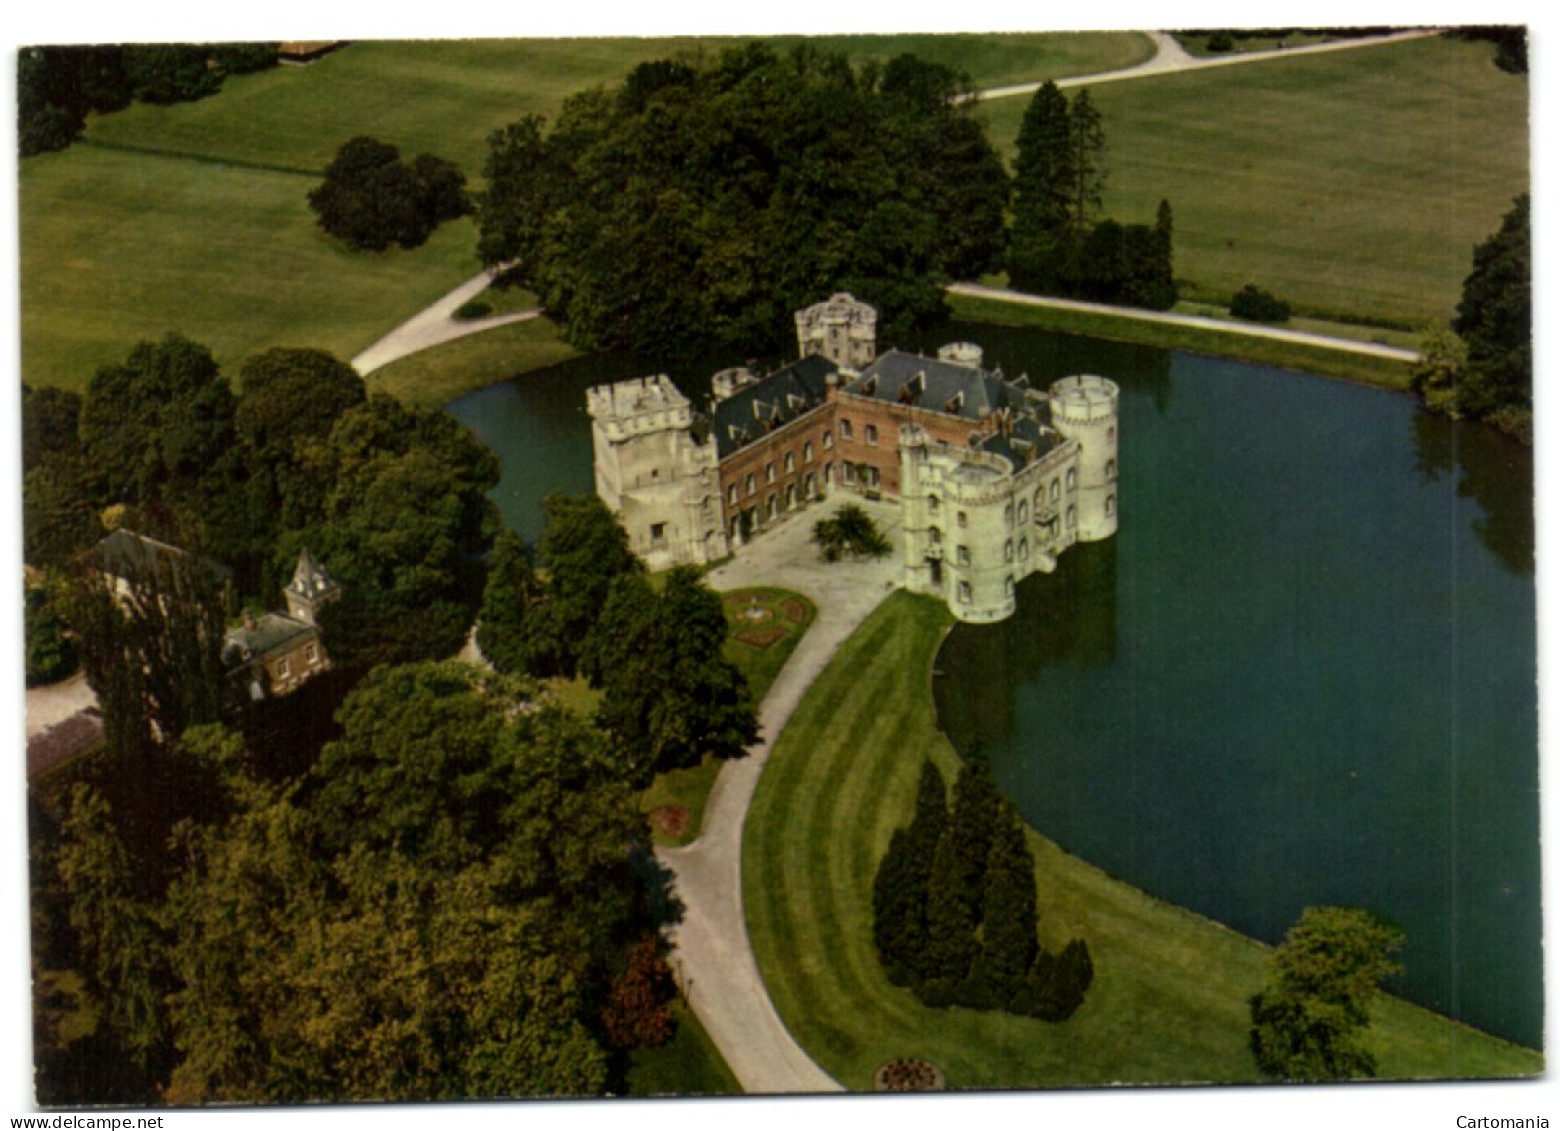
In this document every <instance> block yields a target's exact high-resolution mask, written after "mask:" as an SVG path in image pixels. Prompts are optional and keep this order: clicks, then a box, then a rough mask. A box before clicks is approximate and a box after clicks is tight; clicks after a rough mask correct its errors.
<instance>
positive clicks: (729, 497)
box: [726, 483, 737, 506]
mask: <svg viewBox="0 0 1560 1131" xmlns="http://www.w3.org/2000/svg"><path fill="white" fill-rule="evenodd" d="M726 502H728V503H730V504H731V505H732V506H736V505H737V485H736V484H735V483H733V484H732V485H731V486H730V487H728V488H726Z"/></svg>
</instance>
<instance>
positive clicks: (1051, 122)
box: [1008, 82, 1075, 293]
mask: <svg viewBox="0 0 1560 1131" xmlns="http://www.w3.org/2000/svg"><path fill="white" fill-rule="evenodd" d="M1073 162H1074V154H1073V149H1072V141H1071V121H1070V118H1069V115H1068V107H1067V96H1066V95H1064V94H1063V93H1062V92H1061V90H1060V89H1059V88H1058V87H1057V85H1056V84H1055V83H1054V82H1047V83H1045V84H1044V85H1043V86H1042V87H1041V88H1040V89H1039V90H1038V91H1036V92H1035V95H1034V97H1033V98H1032V99H1031V100H1030V102H1029V106H1028V108H1027V109H1026V110H1025V111H1024V119H1023V123H1022V125H1020V127H1019V133H1018V149H1017V154H1016V155H1015V157H1014V159H1013V190H1014V193H1013V232H1012V239H1011V241H1010V243H1009V247H1008V276H1009V279H1010V281H1011V283H1012V285H1013V286H1014V287H1015V288H1016V289H1018V290H1022V291H1033V292H1037V293H1053V292H1055V291H1056V289H1057V287H1058V286H1059V284H1060V282H1061V279H1062V277H1063V275H1064V273H1065V272H1066V269H1067V266H1068V264H1069V263H1070V261H1071V259H1072V242H1071V237H1072V234H1073V226H1072V222H1071V217H1072V208H1071V202H1072V186H1073V183H1074V181H1075V174H1074V171H1073Z"/></svg>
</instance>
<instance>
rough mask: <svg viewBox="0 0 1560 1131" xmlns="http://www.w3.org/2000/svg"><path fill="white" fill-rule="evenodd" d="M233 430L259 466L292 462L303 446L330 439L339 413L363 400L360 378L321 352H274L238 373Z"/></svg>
mask: <svg viewBox="0 0 1560 1131" xmlns="http://www.w3.org/2000/svg"><path fill="white" fill-rule="evenodd" d="M238 381H239V384H238V388H239V399H238V404H237V407H236V409H235V411H234V414H233V425H234V428H235V430H236V431H237V433H238V436H239V438H240V439H241V440H242V441H243V442H244V443H245V444H246V445H248V447H249V448H250V449H251V451H252V452H254V454H256V455H257V456H260V457H261V458H262V459H263V460H270V459H277V458H285V459H289V460H290V459H292V458H293V455H294V452H293V449H294V447H295V446H296V445H297V444H298V443H299V442H300V441H303V440H319V439H323V438H325V437H327V436H329V435H330V430H331V429H332V428H333V427H334V426H335V424H336V421H337V420H339V419H340V418H341V416H342V414H343V413H345V412H346V411H347V410H348V409H351V408H355V407H356V406H358V405H360V404H362V403H363V402H364V401H365V400H366V399H367V398H368V392H367V389H366V388H365V387H364V385H363V378H362V377H360V376H358V373H357V370H355V369H353V368H352V367H351V366H350V365H348V364H347V363H346V362H344V361H340V360H338V359H337V358H336V357H334V356H332V355H331V354H329V353H326V352H325V351H324V350H317V349H293V348H285V347H276V348H274V349H269V350H265V351H264V352H262V353H258V354H255V355H253V356H251V357H249V358H248V359H246V360H245V361H244V364H243V365H242V367H240V369H239V371H238Z"/></svg>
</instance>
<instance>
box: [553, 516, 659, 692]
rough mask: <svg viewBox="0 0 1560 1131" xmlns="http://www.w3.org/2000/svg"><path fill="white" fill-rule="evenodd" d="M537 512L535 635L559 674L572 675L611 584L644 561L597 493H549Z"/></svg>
mask: <svg viewBox="0 0 1560 1131" xmlns="http://www.w3.org/2000/svg"><path fill="white" fill-rule="evenodd" d="M542 513H543V515H544V516H545V519H546V525H545V526H544V527H543V528H542V536H541V538H540V540H539V541H538V542H537V564H538V566H539V567H540V572H541V573H542V574H543V575H544V579H545V581H544V584H545V586H546V594H547V602H546V605H545V606H544V608H543V609H542V610H541V611H540V612H539V615H538V624H537V640H538V644H539V646H545V647H546V648H547V649H548V652H547V654H548V655H550V656H553V657H555V659H556V662H557V666H558V674H563V675H573V674H574V671H575V668H576V666H577V664H578V663H579V658H580V655H581V653H582V650H583V649H584V647H585V641H586V638H587V637H588V636H589V635H590V633H591V629H592V627H593V626H594V625H595V623H596V618H597V617H598V616H600V615H601V612H602V610H603V609H604V608H605V606H606V603H607V597H608V596H609V595H610V594H611V591H612V583H613V582H614V581H615V580H616V579H617V578H618V577H619V576H620V575H622V574H625V573H638V572H641V571H642V570H643V569H644V566H643V565H642V564H641V563H640V561H639V559H638V558H636V557H634V552H633V551H632V550H630V549H629V546H628V534H627V532H625V531H624V529H623V527H622V525H621V524H620V523H619V522H618V520H617V519H616V517H614V516H613V514H612V512H611V511H610V510H608V509H607V505H606V504H605V503H604V502H602V501H601V499H600V498H598V497H597V496H596V495H560V494H552V495H548V496H547V497H546V498H545V499H543V500H542ZM537 674H542V673H537ZM546 674H552V673H546Z"/></svg>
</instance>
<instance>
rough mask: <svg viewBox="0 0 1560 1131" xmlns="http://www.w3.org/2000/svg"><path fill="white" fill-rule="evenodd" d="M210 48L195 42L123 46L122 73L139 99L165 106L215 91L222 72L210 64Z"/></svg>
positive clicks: (220, 82)
mask: <svg viewBox="0 0 1560 1131" xmlns="http://www.w3.org/2000/svg"><path fill="white" fill-rule="evenodd" d="M209 54H210V52H209V49H208V48H207V47H205V46H204V45H201V44H195V43H144V44H133V45H131V46H129V47H126V48H125V73H126V75H127V77H128V78H129V80H130V90H131V93H132V94H133V95H134V96H135V98H136V100H137V101H139V102H151V103H154V104H156V105H160V106H166V105H170V104H171V103H174V102H193V101H195V100H196V99H200V98H205V97H206V96H207V95H210V94H215V93H216V92H217V91H218V90H220V89H221V87H222V74H221V72H220V71H217V70H215V69H213V68H212V67H211V66H210V64H209V61H208V60H209Z"/></svg>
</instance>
